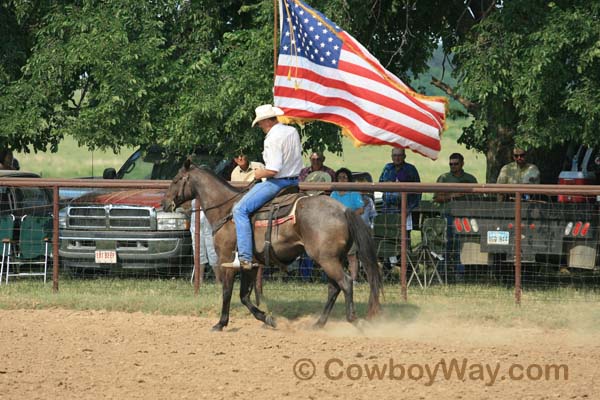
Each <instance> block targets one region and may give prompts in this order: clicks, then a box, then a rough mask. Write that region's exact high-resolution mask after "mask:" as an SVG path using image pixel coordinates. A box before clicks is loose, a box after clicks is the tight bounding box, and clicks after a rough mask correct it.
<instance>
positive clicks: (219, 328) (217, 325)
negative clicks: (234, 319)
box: [211, 324, 223, 332]
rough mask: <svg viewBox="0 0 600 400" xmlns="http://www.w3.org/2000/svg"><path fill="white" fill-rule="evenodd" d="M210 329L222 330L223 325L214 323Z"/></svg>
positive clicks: (214, 330)
mask: <svg viewBox="0 0 600 400" xmlns="http://www.w3.org/2000/svg"><path fill="white" fill-rule="evenodd" d="M211 331H213V332H222V331H223V325H221V324H216V325H215V326H213V327H212V329H211Z"/></svg>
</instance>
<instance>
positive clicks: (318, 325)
mask: <svg viewBox="0 0 600 400" xmlns="http://www.w3.org/2000/svg"><path fill="white" fill-rule="evenodd" d="M324 326H325V322H321V321H317V322H315V323H314V324H313V326H312V328H313V329H314V330H317V329H323V327H324Z"/></svg>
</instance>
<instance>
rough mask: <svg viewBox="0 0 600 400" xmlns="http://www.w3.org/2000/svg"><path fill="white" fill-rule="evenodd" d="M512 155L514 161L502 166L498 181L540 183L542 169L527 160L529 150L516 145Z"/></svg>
mask: <svg viewBox="0 0 600 400" xmlns="http://www.w3.org/2000/svg"><path fill="white" fill-rule="evenodd" d="M512 156H513V159H514V161H513V162H511V163H508V164H506V165H505V166H504V167H502V169H501V170H500V174H499V175H498V179H497V180H496V183H508V184H521V183H524V184H537V183H540V170H539V169H538V167H537V166H535V165H534V164H530V163H528V162H527V160H526V158H527V152H526V151H525V150H524V149H521V148H518V147H515V148H514V149H513V153H512Z"/></svg>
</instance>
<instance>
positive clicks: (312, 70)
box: [275, 55, 440, 131]
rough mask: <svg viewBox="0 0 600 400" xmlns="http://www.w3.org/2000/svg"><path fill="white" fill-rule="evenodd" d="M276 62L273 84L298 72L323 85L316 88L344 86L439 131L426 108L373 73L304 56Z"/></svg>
mask: <svg viewBox="0 0 600 400" xmlns="http://www.w3.org/2000/svg"><path fill="white" fill-rule="evenodd" d="M278 64H279V67H278V68H277V81H276V83H275V87H277V85H280V84H284V82H285V81H286V80H287V79H288V78H287V75H288V72H291V76H292V78H291V79H292V81H293V80H294V79H295V78H293V77H294V76H298V77H303V78H305V79H307V80H309V81H314V82H318V83H319V84H322V85H323V88H319V90H328V87H332V88H335V89H340V90H346V91H347V92H348V93H350V94H351V95H356V96H357V97H359V98H363V99H369V100H371V101H373V102H375V103H379V104H380V105H381V106H384V107H389V108H395V109H396V110H397V111H399V112H402V113H404V114H406V115H407V116H409V117H410V118H413V119H414V120H415V121H418V122H420V123H423V124H426V125H427V126H431V127H433V128H434V129H435V130H436V131H439V128H440V126H439V125H438V123H437V120H435V119H433V118H432V117H431V114H430V113H429V112H427V113H425V111H424V110H423V108H422V107H417V105H415V104H414V103H413V101H412V99H409V97H410V96H407V95H406V94H405V93H403V92H401V91H399V90H397V89H394V88H393V87H390V86H389V85H386V84H385V82H382V81H381V80H379V78H378V77H376V79H377V80H371V79H368V78H366V77H364V75H363V74H354V73H352V72H347V71H346V69H342V68H341V67H340V68H339V69H337V70H333V71H332V69H331V68H328V67H322V66H318V65H317V66H312V65H310V62H308V61H306V59H301V60H299V61H298V62H296V60H294V58H292V57H290V56H287V55H280V56H279V62H278ZM294 64H296V65H294ZM340 64H341V63H340ZM280 79H281V80H280ZM366 88H368V89H366Z"/></svg>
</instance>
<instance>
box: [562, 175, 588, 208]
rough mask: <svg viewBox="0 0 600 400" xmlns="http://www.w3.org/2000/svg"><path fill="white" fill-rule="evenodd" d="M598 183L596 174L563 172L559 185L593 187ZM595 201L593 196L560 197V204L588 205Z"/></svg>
mask: <svg viewBox="0 0 600 400" xmlns="http://www.w3.org/2000/svg"><path fill="white" fill-rule="evenodd" d="M595 182H596V174H594V173H593V172H590V171H586V172H582V171H562V172H561V173H560V174H559V175H558V184H559V185H593V184H594V183H595ZM594 200H595V197H593V196H578V195H566V194H560V195H558V201H559V203H587V202H592V201H594Z"/></svg>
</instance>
